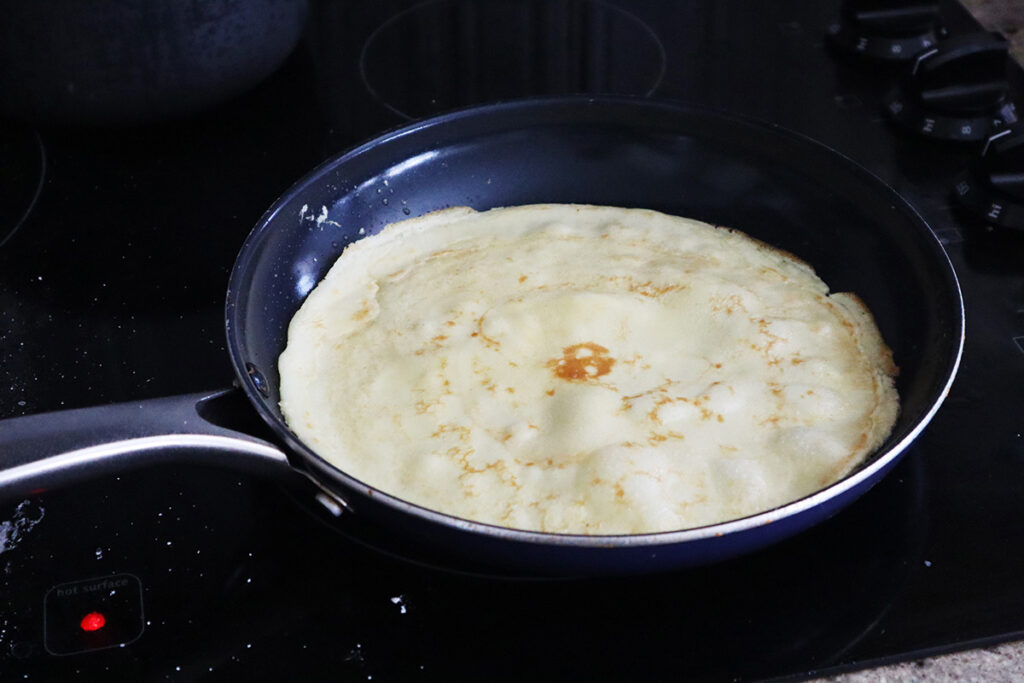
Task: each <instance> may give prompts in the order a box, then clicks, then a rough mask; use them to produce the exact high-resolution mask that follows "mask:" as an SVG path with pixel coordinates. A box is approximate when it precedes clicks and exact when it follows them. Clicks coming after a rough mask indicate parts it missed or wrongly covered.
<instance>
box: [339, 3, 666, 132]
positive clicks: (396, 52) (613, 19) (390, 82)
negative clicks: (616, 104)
mask: <svg viewBox="0 0 1024 683" xmlns="http://www.w3.org/2000/svg"><path fill="white" fill-rule="evenodd" d="M495 27H498V28H495ZM573 42H575V46H574V48H573V50H572V52H568V51H566V48H565V45H566V44H571V43H573ZM623 46H628V48H627V47H623ZM563 51H565V53H564V54H563ZM467 53H468V54H470V55H471V57H470V58H466V54H467ZM665 54H666V53H665V47H664V45H663V44H662V42H661V39H660V38H659V37H658V35H657V33H655V31H654V29H652V28H651V27H650V26H649V25H648V24H647V23H646V22H644V21H643V20H642V19H640V18H639V17H637V16H635V15H633V14H632V13H630V12H628V11H626V10H624V9H622V8H620V7H616V6H615V5H611V4H608V3H606V2H604V0H565V1H563V2H557V3H550V2H536V1H535V2H529V3H522V2H518V1H516V0H486V1H485V2H478V1H473V0H426V2H421V3H419V4H417V5H414V6H412V7H410V8H408V9H406V10H403V11H402V12H400V13H398V14H396V15H394V16H393V17H391V18H390V19H387V20H386V21H385V22H384V23H382V24H381V25H380V26H378V27H377V28H376V29H375V30H374V31H373V32H372V33H371V34H370V36H369V38H367V39H366V42H365V43H364V44H363V47H362V49H361V51H360V54H359V75H360V78H361V80H362V81H363V85H364V86H365V87H366V89H367V91H368V92H369V93H370V95H371V96H372V97H373V98H374V99H375V100H376V101H378V102H379V103H380V104H382V105H383V106H384V107H385V108H387V109H388V110H389V111H391V112H392V113H394V114H396V115H398V116H400V117H402V118H404V119H410V120H411V119H416V118H421V117H423V116H428V115H431V114H436V113H439V112H442V111H446V110H450V109H455V108H458V107H462V106H469V105H473V104H481V103H484V102H491V101H499V100H507V99H517V98H520V97H528V96H533V95H569V94H595V95H596V94H606V95H635V96H642V97H650V96H652V95H653V94H654V93H655V91H656V90H657V89H658V86H659V85H660V84H661V82H662V79H663V78H664V75H665V69H666V57H665ZM580 55H582V58H581V59H580V58H579V57H580ZM573 56H575V57H577V59H575V60H574V59H573ZM431 57H439V58H438V59H437V60H436V61H435V60H432V59H431ZM552 61H554V62H555V63H557V64H558V65H559V68H556V69H551V70H547V69H544V68H543V67H544V66H545V65H550V64H551V63H552ZM481 65H484V66H483V68H482V69H481ZM489 67H493V68H489Z"/></svg>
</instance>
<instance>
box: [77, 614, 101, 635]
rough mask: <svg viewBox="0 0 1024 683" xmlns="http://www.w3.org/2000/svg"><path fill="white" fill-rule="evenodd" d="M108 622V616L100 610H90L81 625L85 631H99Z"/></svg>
mask: <svg viewBox="0 0 1024 683" xmlns="http://www.w3.org/2000/svg"><path fill="white" fill-rule="evenodd" d="M106 623H107V618H106V617H105V616H103V615H102V614H100V613H99V612H89V613H88V614H86V615H85V616H84V617H82V621H81V622H79V625H80V626H81V627H82V630H83V631H99V630H100V629H101V628H103V627H104V626H105V625H106Z"/></svg>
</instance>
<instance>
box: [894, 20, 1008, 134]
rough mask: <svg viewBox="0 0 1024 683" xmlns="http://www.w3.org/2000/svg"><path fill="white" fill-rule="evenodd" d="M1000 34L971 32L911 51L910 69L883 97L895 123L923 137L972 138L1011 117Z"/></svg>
mask: <svg viewBox="0 0 1024 683" xmlns="http://www.w3.org/2000/svg"><path fill="white" fill-rule="evenodd" d="M1008 66H1009V60H1008V58H1007V43H1006V40H1005V39H1004V38H1003V37H1002V36H1000V35H999V34H998V33H984V32H982V33H971V34H967V35H963V36H957V37H956V38H950V39H948V40H945V41H943V42H942V43H940V44H939V45H938V46H936V47H933V48H931V49H929V50H927V51H925V52H922V53H920V54H919V55H917V57H916V58H915V61H914V66H913V69H912V70H911V72H910V74H909V75H908V76H907V77H906V78H904V79H903V81H902V83H901V84H900V85H899V86H897V88H896V89H895V90H894V91H893V92H891V93H890V94H889V95H888V96H887V97H886V100H885V106H886V110H887V111H888V113H889V115H890V116H891V117H892V118H893V120H895V121H896V122H897V123H898V124H900V125H901V126H903V127H904V128H907V129H910V130H912V131H914V132H916V133H919V134H921V135H923V136H925V137H928V138H934V139H938V140H954V141H961V142H978V141H981V140H985V139H987V138H988V137H989V136H991V135H993V134H995V133H998V132H999V131H1000V130H1002V129H1003V128H1004V127H1005V126H1007V125H1009V124H1012V123H1014V122H1015V121H1016V120H1017V113H1016V110H1015V108H1014V105H1013V103H1012V102H1010V101H1009V100H1008V99H1007V92H1008V90H1009V83H1008V81H1007V70H1008Z"/></svg>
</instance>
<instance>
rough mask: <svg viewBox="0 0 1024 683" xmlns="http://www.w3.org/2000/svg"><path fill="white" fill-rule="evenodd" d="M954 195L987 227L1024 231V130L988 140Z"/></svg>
mask: <svg viewBox="0 0 1024 683" xmlns="http://www.w3.org/2000/svg"><path fill="white" fill-rule="evenodd" d="M953 193H954V196H955V197H956V199H957V201H958V202H959V203H960V205H961V206H963V207H964V208H965V209H967V210H968V211H969V212H971V213H972V214H974V215H975V216H977V217H979V218H981V219H982V220H984V221H985V222H986V223H989V224H991V225H994V226H998V227H1001V228H1011V229H1014V230H1022V231H1024V128H1021V129H1018V130H1010V129H1007V130H1004V131H1002V132H1001V133H998V134H996V135H993V136H992V137H991V138H989V140H988V143H986V145H985V150H984V152H983V153H982V155H981V157H980V158H978V159H976V160H975V161H974V163H972V164H971V166H970V168H969V169H968V171H967V173H965V174H964V175H963V176H962V177H961V178H960V180H959V182H958V183H957V184H956V187H955V188H954V190H953Z"/></svg>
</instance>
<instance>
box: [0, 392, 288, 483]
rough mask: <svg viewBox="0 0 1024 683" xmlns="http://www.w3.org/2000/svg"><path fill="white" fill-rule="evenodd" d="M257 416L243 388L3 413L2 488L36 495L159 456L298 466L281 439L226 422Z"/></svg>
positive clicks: (256, 466) (243, 466)
mask: <svg viewBox="0 0 1024 683" xmlns="http://www.w3.org/2000/svg"><path fill="white" fill-rule="evenodd" d="M257 421H258V418H256V416H255V414H254V411H253V409H252V405H251V404H249V403H248V401H247V399H246V398H245V396H244V395H243V393H242V392H241V391H240V390H238V389H227V390H223V391H218V392H206V393H200V394H186V395H182V396H173V397H170V398H158V399H150V400H145V401H136V402H130V403H116V404H112V405H105V406H97V407H92V408H80V409H77V410H64V411H58V412H52V413H41V414H38V415H28V416H25V417H16V418H10V419H6V420H0V494H10V495H31V494H35V493H39V492H40V491H42V490H46V489H50V488H55V487H57V486H64V485H67V484H70V483H74V482H77V481H82V480H84V479H91V478H94V477H98V476H104V475H110V474H117V473H120V472H125V471H127V470H129V469H132V468H137V467H140V466H144V465H148V464H151V463H158V462H172V461H173V462H180V463H190V464H196V463H198V464H205V465H222V466H225V467H231V468H234V469H238V470H241V471H244V472H248V473H252V474H262V475H275V476H281V475H284V474H286V473H288V472H291V473H294V470H292V468H291V466H290V465H289V464H288V458H287V457H286V456H285V454H284V452H283V451H282V450H281V449H280V448H278V447H277V446H275V445H274V444H272V443H270V442H269V441H265V440H264V439H261V438H258V437H255V436H252V435H250V434H247V433H245V432H242V431H238V430H236V429H231V428H230V427H228V426H222V425H225V424H226V425H232V424H243V425H245V427H243V428H252V427H253V425H252V424H251V423H253V422H257ZM256 429H259V426H258V425H256ZM211 450H212V451H218V455H216V456H211V455H210V453H209V451H211ZM3 497H6V495H4V496H3Z"/></svg>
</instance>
